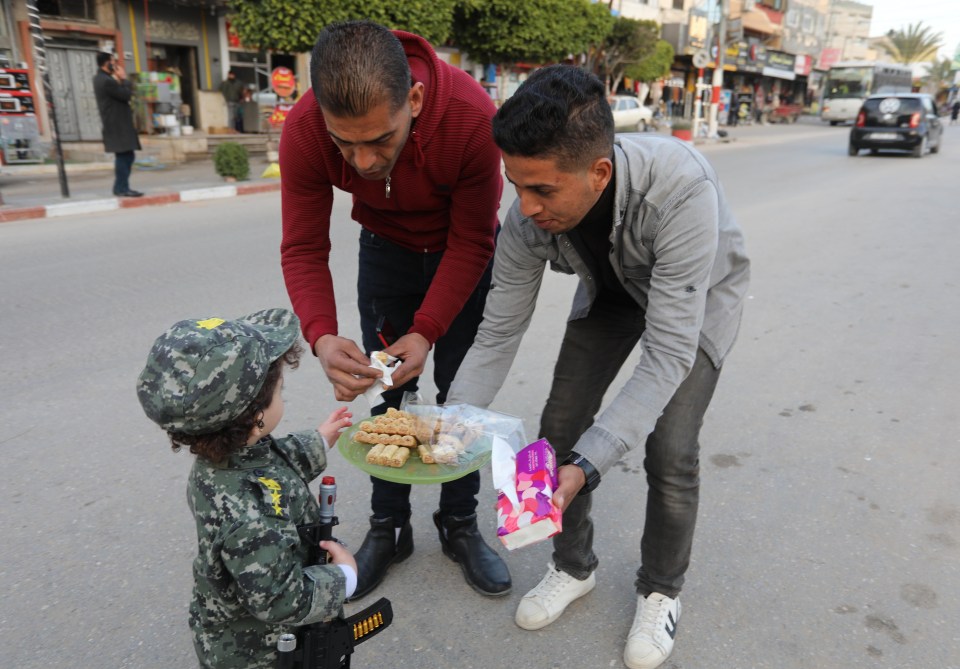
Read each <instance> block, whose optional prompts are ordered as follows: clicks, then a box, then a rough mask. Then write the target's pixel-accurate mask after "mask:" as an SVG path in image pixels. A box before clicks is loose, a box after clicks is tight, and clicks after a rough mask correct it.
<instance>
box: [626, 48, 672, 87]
mask: <svg viewBox="0 0 960 669" xmlns="http://www.w3.org/2000/svg"><path fill="white" fill-rule="evenodd" d="M673 56H674V53H673V46H672V45H671V44H670V42H667V41H666V40H662V39H661V40H657V43H656V44H655V45H654V47H653V53H651V54H650V55H649V56H646V57H645V58H642V59H640V60H639V61H638V62H636V63H633V64H631V65H630V66H629V67H627V70H626V72H625V73H624V74H625V75H626V76H628V77H630V78H631V79H636V80H637V81H642V82H644V83H647V84H649V83H652V82H654V81H658V80H660V79H663V78H664V77H666V76H667V75H668V74H670V68H671V66H672V65H673Z"/></svg>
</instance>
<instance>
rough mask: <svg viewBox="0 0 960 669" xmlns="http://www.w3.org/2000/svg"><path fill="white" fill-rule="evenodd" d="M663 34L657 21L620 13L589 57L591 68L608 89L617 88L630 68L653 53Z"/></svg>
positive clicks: (613, 89)
mask: <svg viewBox="0 0 960 669" xmlns="http://www.w3.org/2000/svg"><path fill="white" fill-rule="evenodd" d="M659 37H660V26H659V25H658V24H657V22H656V21H638V20H636V19H628V18H623V17H618V18H617V19H616V20H615V21H614V23H613V25H612V27H611V29H610V31H609V32H608V33H607V35H606V36H605V37H604V39H603V41H602V42H601V44H600V46H599V48H598V49H596V50H595V52H594V53H593V54H591V55H592V57H591V58H588V60H587V68H588V69H590V70H591V71H592V72H593V73H594V74H596V75H597V76H598V77H600V78H601V79H603V80H604V83H605V84H606V86H607V92H612V91H616V90H617V88H618V87H619V86H620V81H621V79H623V76H624V74H625V71H626V69H627V68H628V67H629V66H631V65H633V64H635V63H637V62H639V61H641V60H642V59H644V58H646V57H647V56H649V55H650V54H652V53H653V50H654V48H655V46H656V43H657V40H658V39H659Z"/></svg>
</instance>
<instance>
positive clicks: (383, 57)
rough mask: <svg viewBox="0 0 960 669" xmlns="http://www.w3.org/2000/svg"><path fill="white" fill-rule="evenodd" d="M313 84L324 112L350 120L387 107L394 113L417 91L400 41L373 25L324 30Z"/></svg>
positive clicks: (351, 24)
mask: <svg viewBox="0 0 960 669" xmlns="http://www.w3.org/2000/svg"><path fill="white" fill-rule="evenodd" d="M310 83H311V85H312V86H313V94H314V96H315V97H316V98H317V102H318V103H319V104H320V106H321V107H323V109H324V110H325V111H327V112H329V113H331V114H333V115H334V116H347V117H358V116H364V115H365V114H367V113H368V112H369V111H370V110H371V109H373V108H374V107H376V106H377V105H380V104H382V103H383V102H389V103H390V111H391V112H395V111H396V110H397V109H399V108H400V107H401V105H403V104H404V103H405V102H406V101H407V97H408V95H409V94H410V87H411V85H412V82H411V78H410V64H409V63H408V62H407V54H406V53H405V52H404V50H403V45H402V44H400V40H399V39H397V37H396V35H394V34H393V33H392V32H390V31H389V30H387V29H386V28H384V27H383V26H381V25H380V24H378V23H374V22H373V21H344V22H342V23H333V24H331V25H329V26H327V27H326V28H324V29H323V30H322V31H321V32H320V36H319V37H318V38H317V43H316V44H315V45H314V47H313V53H312V54H311V59H310Z"/></svg>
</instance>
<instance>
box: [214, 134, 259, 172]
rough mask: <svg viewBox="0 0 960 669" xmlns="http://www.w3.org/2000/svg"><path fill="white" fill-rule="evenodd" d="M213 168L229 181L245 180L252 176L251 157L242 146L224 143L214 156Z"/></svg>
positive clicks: (234, 143) (235, 143)
mask: <svg viewBox="0 0 960 669" xmlns="http://www.w3.org/2000/svg"><path fill="white" fill-rule="evenodd" d="M213 167H214V169H215V170H216V171H217V174H219V175H220V176H222V177H223V178H224V179H226V180H227V181H237V180H243V179H246V178H247V177H248V176H250V156H249V155H247V149H246V147H244V146H243V145H242V144H238V143H237V142H224V143H223V144H221V145H219V146H218V147H217V150H216V151H215V152H214V154H213Z"/></svg>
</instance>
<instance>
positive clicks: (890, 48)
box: [880, 21, 943, 65]
mask: <svg viewBox="0 0 960 669" xmlns="http://www.w3.org/2000/svg"><path fill="white" fill-rule="evenodd" d="M930 30H931V29H930V28H929V27H928V26H925V25H923V22H922V21H920V22H918V23H916V24H912V23H911V24H909V25H908V26H907V28H906V30H904V29H903V28H901V29H900V30H891V31H890V32H888V33H887V35H886V37H885V38H884V39H883V41H881V42H880V46H881V47H882V48H883V49H884V50H885V51H886V52H887V53H888V54H890V56H891V57H892V58H893V60H894V61H895V62H897V63H903V64H904V65H909V64H910V63H920V62H923V61H926V60H932V59H933V58H935V57H936V55H937V51H938V50H939V49H940V45H941V44H942V42H943V33H931V32H930Z"/></svg>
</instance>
